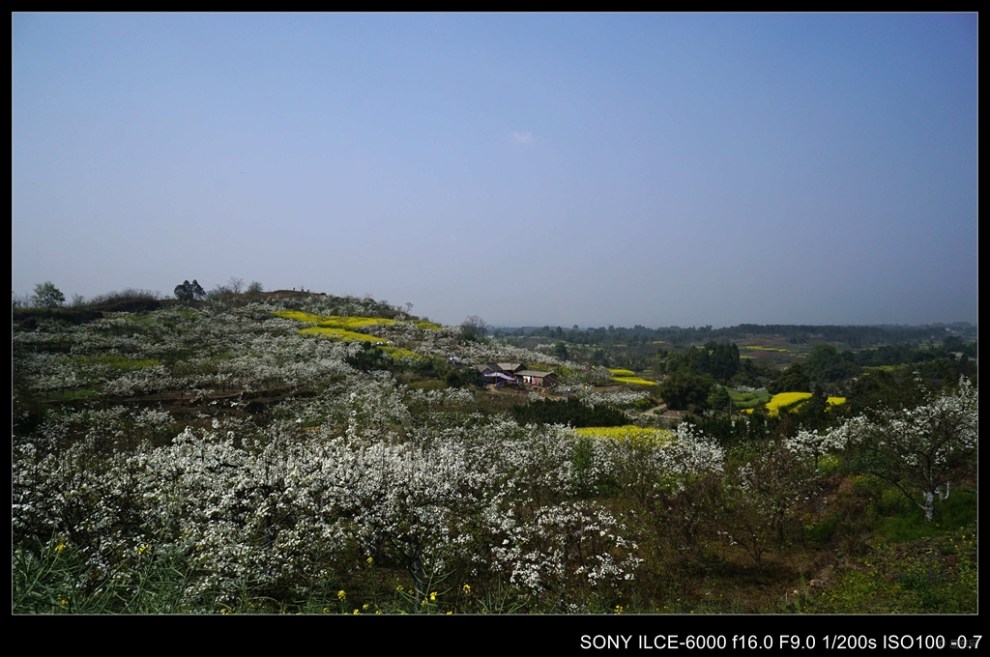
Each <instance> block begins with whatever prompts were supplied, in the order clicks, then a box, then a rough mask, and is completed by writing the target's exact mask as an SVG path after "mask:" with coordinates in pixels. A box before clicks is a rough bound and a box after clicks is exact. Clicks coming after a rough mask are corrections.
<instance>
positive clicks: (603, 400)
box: [580, 390, 650, 407]
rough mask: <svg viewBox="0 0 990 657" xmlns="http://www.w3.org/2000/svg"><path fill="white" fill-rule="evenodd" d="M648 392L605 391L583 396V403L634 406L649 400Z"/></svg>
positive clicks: (589, 404)
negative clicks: (641, 401)
mask: <svg viewBox="0 0 990 657" xmlns="http://www.w3.org/2000/svg"><path fill="white" fill-rule="evenodd" d="M649 396H650V394H649V393H648V392H641V391H637V390H603V391H597V390H596V391H595V392H591V393H588V394H587V395H584V396H582V397H581V398H580V399H581V403H582V404H587V405H588V406H600V405H605V406H618V407H623V406H632V405H633V404H635V403H636V402H638V401H640V400H642V399H648V398H649Z"/></svg>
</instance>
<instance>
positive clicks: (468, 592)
mask: <svg viewBox="0 0 990 657" xmlns="http://www.w3.org/2000/svg"><path fill="white" fill-rule="evenodd" d="M462 588H463V589H464V595H471V585H470V584H465V585H464V586H463V587H462Z"/></svg>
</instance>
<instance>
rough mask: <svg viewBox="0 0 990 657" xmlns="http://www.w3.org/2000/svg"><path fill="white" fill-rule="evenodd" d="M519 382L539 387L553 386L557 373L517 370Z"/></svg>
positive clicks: (555, 382)
mask: <svg viewBox="0 0 990 657" xmlns="http://www.w3.org/2000/svg"><path fill="white" fill-rule="evenodd" d="M516 376H517V377H518V378H519V382H520V383H523V384H525V385H530V386H538V387H541V388H553V387H555V386H556V385H557V383H558V381H557V375H556V374H554V373H553V372H542V371H540V370H519V371H518V372H516Z"/></svg>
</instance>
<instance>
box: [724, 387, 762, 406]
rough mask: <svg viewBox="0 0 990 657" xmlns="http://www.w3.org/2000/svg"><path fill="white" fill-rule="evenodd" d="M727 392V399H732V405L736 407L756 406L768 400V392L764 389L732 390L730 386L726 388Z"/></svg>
mask: <svg viewBox="0 0 990 657" xmlns="http://www.w3.org/2000/svg"><path fill="white" fill-rule="evenodd" d="M726 390H727V391H728V393H729V399H731V400H732V405H733V406H735V407H736V408H737V409H743V408H756V407H757V406H762V405H764V404H766V403H767V402H768V401H770V393H769V392H767V391H766V390H758V391H755V392H753V391H749V390H733V389H732V388H726Z"/></svg>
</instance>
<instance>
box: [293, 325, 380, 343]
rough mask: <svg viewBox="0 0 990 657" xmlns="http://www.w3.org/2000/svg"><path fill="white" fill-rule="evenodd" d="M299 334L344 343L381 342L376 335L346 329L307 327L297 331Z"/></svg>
mask: <svg viewBox="0 0 990 657" xmlns="http://www.w3.org/2000/svg"><path fill="white" fill-rule="evenodd" d="M299 333H301V334H303V335H318V336H321V337H324V338H330V339H331V340H343V341H345V342H382V341H383V340H382V339H381V338H380V337H378V336H377V335H371V334H369V333H357V332H355V331H348V330H347V329H342V328H335V327H330V326H307V327H306V328H304V329H299Z"/></svg>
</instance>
